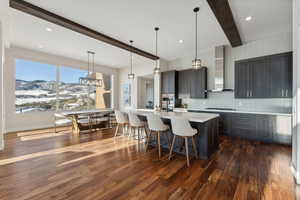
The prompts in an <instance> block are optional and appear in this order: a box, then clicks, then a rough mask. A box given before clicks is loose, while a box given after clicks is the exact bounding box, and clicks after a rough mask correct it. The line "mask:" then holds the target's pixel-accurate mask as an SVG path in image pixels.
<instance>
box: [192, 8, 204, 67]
mask: <svg viewBox="0 0 300 200" xmlns="http://www.w3.org/2000/svg"><path fill="white" fill-rule="evenodd" d="M199 10H200V8H199V7H196V8H194V10H193V11H194V13H195V17H196V20H195V25H196V26H195V40H196V41H195V46H196V49H195V59H194V60H193V61H192V68H193V69H200V68H201V67H202V61H201V59H198V12H199Z"/></svg>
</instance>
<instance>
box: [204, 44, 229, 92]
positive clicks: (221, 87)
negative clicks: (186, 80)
mask: <svg viewBox="0 0 300 200" xmlns="http://www.w3.org/2000/svg"><path fill="white" fill-rule="evenodd" d="M227 91H233V89H228V88H225V47H224V46H217V47H215V74H214V88H213V89H212V90H208V92H227Z"/></svg>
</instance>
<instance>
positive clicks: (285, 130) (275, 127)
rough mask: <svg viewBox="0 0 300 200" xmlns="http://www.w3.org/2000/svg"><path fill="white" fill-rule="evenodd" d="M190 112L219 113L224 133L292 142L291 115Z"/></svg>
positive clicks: (271, 141) (281, 142) (282, 142)
mask: <svg viewBox="0 0 300 200" xmlns="http://www.w3.org/2000/svg"><path fill="white" fill-rule="evenodd" d="M190 112H201V113H203V112H204V113H218V114H219V115H220V120H219V123H220V125H219V128H220V130H219V132H220V133H221V134H222V135H227V136H234V137H240V138H243V139H248V140H255V141H261V142H267V143H276V144H287V145H291V143H292V117H291V116H285V115H264V114H244V113H230V112H215V111H211V112H209V111H192V110H190Z"/></svg>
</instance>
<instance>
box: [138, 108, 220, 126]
mask: <svg viewBox="0 0 300 200" xmlns="http://www.w3.org/2000/svg"><path fill="white" fill-rule="evenodd" d="M134 112H135V113H136V114H138V115H142V116H146V115H147V114H149V112H153V113H155V114H158V115H160V117H161V118H165V119H170V118H171V117H174V116H176V117H183V118H186V119H188V120H189V121H190V122H200V123H204V122H207V121H209V120H212V119H214V118H217V117H219V116H220V115H219V114H213V113H193V112H180V113H177V112H156V111H154V110H148V109H137V110H135V111H134Z"/></svg>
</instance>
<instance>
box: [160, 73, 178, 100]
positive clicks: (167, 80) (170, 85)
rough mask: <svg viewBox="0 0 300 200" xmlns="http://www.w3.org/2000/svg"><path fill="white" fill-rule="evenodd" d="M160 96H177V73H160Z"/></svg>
mask: <svg viewBox="0 0 300 200" xmlns="http://www.w3.org/2000/svg"><path fill="white" fill-rule="evenodd" d="M161 92H162V94H177V92H178V72H177V71H167V72H162V73H161Z"/></svg>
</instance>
